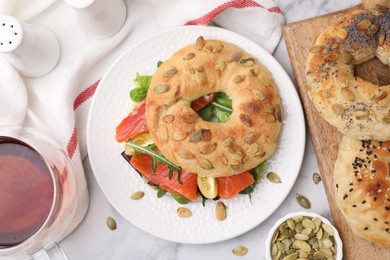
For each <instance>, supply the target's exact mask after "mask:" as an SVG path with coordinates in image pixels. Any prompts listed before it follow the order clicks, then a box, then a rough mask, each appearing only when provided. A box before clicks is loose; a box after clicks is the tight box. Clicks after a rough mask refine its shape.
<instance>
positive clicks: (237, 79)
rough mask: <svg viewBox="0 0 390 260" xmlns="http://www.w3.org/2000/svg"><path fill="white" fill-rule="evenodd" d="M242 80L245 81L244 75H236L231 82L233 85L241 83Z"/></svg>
mask: <svg viewBox="0 0 390 260" xmlns="http://www.w3.org/2000/svg"><path fill="white" fill-rule="evenodd" d="M244 79H245V75H237V76H235V77H234V78H233V80H232V81H233V83H236V84H238V83H241V82H243V81H244Z"/></svg>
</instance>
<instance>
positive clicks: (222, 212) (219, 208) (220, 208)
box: [215, 201, 226, 221]
mask: <svg viewBox="0 0 390 260" xmlns="http://www.w3.org/2000/svg"><path fill="white" fill-rule="evenodd" d="M215 217H216V218H217V220H219V221H223V220H225V219H226V207H225V204H223V202H221V201H218V202H217V205H215Z"/></svg>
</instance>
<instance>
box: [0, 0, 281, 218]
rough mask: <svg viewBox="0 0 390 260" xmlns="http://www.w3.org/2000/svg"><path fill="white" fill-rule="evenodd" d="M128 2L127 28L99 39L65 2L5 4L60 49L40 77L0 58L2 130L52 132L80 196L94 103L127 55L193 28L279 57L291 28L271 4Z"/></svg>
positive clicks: (255, 0) (243, 0) (1, 4)
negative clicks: (231, 35) (213, 30)
mask: <svg viewBox="0 0 390 260" xmlns="http://www.w3.org/2000/svg"><path fill="white" fill-rule="evenodd" d="M107 1H108V0H107ZM125 3H126V6H127V20H126V22H125V24H124V25H123V27H122V29H121V30H120V31H119V32H118V33H117V34H115V35H114V36H112V37H110V38H107V39H103V40H96V39H93V38H90V37H89V36H88V35H87V34H86V33H85V32H83V31H82V30H81V29H80V26H79V24H78V22H77V20H76V19H74V10H73V9H72V8H71V7H70V6H68V5H67V4H66V3H65V1H62V0H39V1H38V0H34V1H31V0H12V1H9V0H0V15H3V14H4V15H12V16H14V17H15V18H16V19H18V20H19V21H20V22H23V23H29V24H38V25H43V26H45V27H47V28H48V29H50V30H51V31H52V32H54V33H55V35H56V36H57V38H58V40H59V43H60V47H61V57H60V60H59V62H58V64H57V66H56V67H55V68H54V70H53V71H51V72H50V73H48V74H47V75H44V76H42V77H39V78H28V77H20V76H19V74H18V73H17V72H16V71H15V70H14V69H13V68H12V67H10V65H9V64H7V62H6V60H5V59H4V57H3V56H2V55H0V127H1V125H6V124H18V123H21V122H22V123H23V125H24V126H30V127H35V128H39V129H42V130H43V131H45V132H47V133H49V134H50V135H51V136H52V137H53V138H55V139H56V140H57V141H58V142H59V144H60V145H62V146H63V147H64V148H65V149H66V150H67V152H68V155H69V156H70V158H71V159H72V161H73V163H74V165H75V168H76V170H77V172H78V178H79V180H78V181H79V186H80V192H81V194H83V193H86V192H87V186H86V182H85V178H84V172H83V167H82V160H83V159H84V158H85V157H86V155H87V150H86V146H87V145H86V129H87V116H88V109H89V105H90V101H91V97H92V96H93V93H94V91H95V89H96V87H98V81H99V79H100V78H101V77H102V75H103V74H104V72H105V71H106V70H107V69H108V67H109V66H110V65H111V64H112V63H113V62H114V60H115V59H117V58H118V57H119V55H120V54H121V53H123V52H124V51H125V50H126V49H128V48H129V47H130V46H131V45H132V44H134V43H136V42H138V41H139V40H141V39H142V38H144V37H147V36H150V35H151V34H154V33H157V32H159V31H161V30H162V29H167V28H170V27H175V26H181V25H188V26H190V25H193V24H202V25H207V24H212V25H216V26H220V27H223V28H225V29H228V30H232V31H235V32H237V33H240V34H242V35H244V36H246V37H247V38H249V39H251V40H253V41H255V42H256V43H258V44H259V45H261V46H262V47H263V48H265V49H266V50H267V51H268V52H270V53H272V52H273V51H274V49H275V47H276V46H277V44H278V42H279V40H280V37H281V26H282V25H283V23H284V17H283V15H282V13H281V11H280V9H279V7H278V6H277V5H276V4H275V3H274V2H273V1H272V0H230V1H227V0H213V1H200V0H165V1H161V0H126V1H125ZM26 90H27V91H26ZM26 93H27V95H26ZM26 111H27V112H26ZM113 138H114V137H113ZM113 140H114V139H113ZM80 212H82V211H80ZM83 215H84V214H80V216H79V218H78V219H77V221H76V222H79V221H81V219H82V217H83Z"/></svg>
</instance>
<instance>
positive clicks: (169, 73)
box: [164, 67, 177, 77]
mask: <svg viewBox="0 0 390 260" xmlns="http://www.w3.org/2000/svg"><path fill="white" fill-rule="evenodd" d="M176 73H177V69H176V68H174V67H172V68H170V69H168V70H167V71H165V73H164V76H166V77H173V76H174V75H175V74H176Z"/></svg>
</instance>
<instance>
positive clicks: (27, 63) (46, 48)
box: [0, 15, 60, 77]
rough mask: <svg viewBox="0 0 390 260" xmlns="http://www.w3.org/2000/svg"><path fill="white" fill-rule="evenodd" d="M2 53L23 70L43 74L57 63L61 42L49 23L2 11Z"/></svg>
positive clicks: (0, 27)
mask: <svg viewBox="0 0 390 260" xmlns="http://www.w3.org/2000/svg"><path fill="white" fill-rule="evenodd" d="M0 53H2V54H4V55H5V58H6V59H7V60H8V62H9V63H10V64H11V65H12V66H13V67H15V68H16V69H17V70H18V72H19V73H20V74H22V75H24V76H27V77H40V76H43V75H45V74H47V73H49V72H50V71H51V70H52V69H54V67H55V66H56V65H57V62H58V59H59V57H60V45H59V43H58V40H57V37H56V36H55V35H54V33H53V32H51V31H50V30H49V29H47V28H46V27H43V26H40V25H31V24H25V23H21V22H19V21H18V20H17V19H16V18H15V17H13V16H9V15H0Z"/></svg>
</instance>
